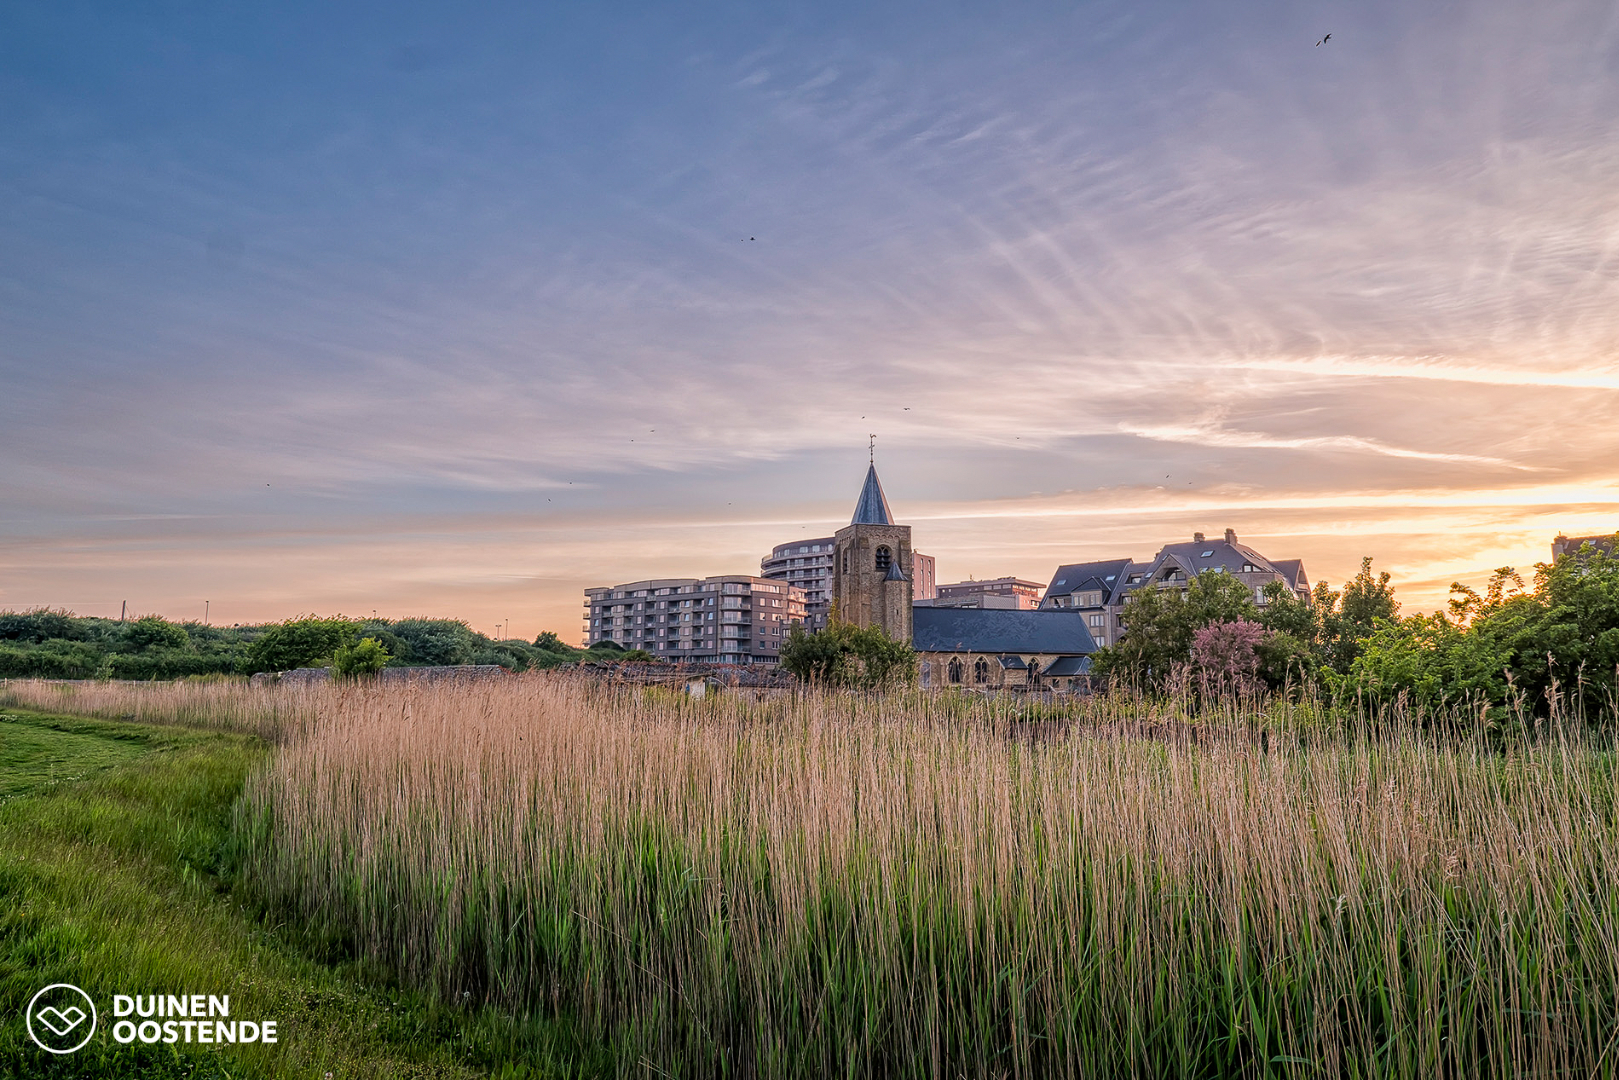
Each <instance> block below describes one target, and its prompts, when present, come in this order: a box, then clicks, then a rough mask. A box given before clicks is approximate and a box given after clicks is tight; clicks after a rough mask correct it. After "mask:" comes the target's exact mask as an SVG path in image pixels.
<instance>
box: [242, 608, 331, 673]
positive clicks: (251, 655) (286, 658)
mask: <svg viewBox="0 0 1619 1080" xmlns="http://www.w3.org/2000/svg"><path fill="white" fill-rule="evenodd" d="M359 636H360V635H359V624H358V623H356V622H354V621H353V620H350V619H345V618H342V617H341V616H338V617H336V618H331V619H322V618H318V617H317V616H314V615H310V616H308V617H306V618H302V619H289V620H287V621H286V622H284V623H280V624H278V625H276V626H272V627H270V629H269V630H268V631H266V632H265V634H264V636H263V637H261V638H259V639H258V640H257V641H255V642H254V643H253V644H252V645H251V646H249V647H248V650H247V656H246V657H245V659H244V660H243V663H242V669H243V674H252V673H253V672H256V671H290V670H292V669H293V668H300V667H315V666H319V665H322V664H325V663H327V662H329V661H330V660H331V659H332V656H333V654H335V653H336V652H337V650H338V649H339V648H341V647H342V646H344V645H352V644H354V642H355V641H356V640H358V638H359Z"/></svg>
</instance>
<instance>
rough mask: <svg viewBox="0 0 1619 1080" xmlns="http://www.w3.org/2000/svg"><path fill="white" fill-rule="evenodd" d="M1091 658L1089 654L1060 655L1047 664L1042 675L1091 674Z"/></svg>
mask: <svg viewBox="0 0 1619 1080" xmlns="http://www.w3.org/2000/svg"><path fill="white" fill-rule="evenodd" d="M1090 671H1091V658H1090V657H1088V656H1059V657H1057V659H1055V660H1053V661H1052V662H1051V663H1049V664H1047V665H1046V670H1044V671H1042V672H1041V673H1040V674H1042V675H1058V676H1065V675H1089V674H1090Z"/></svg>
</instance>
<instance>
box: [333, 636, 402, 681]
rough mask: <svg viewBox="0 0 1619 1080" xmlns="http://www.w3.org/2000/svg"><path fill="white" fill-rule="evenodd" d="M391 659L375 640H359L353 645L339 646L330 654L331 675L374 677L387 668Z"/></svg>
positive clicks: (380, 643) (369, 638)
mask: <svg viewBox="0 0 1619 1080" xmlns="http://www.w3.org/2000/svg"><path fill="white" fill-rule="evenodd" d="M391 659H392V657H390V656H389V655H388V650H387V649H385V648H383V647H382V642H380V641H378V640H377V639H376V638H371V637H368V638H361V639H360V640H359V641H358V642H357V643H355V644H353V645H339V646H338V647H337V651H336V652H335V653H333V654H332V674H334V675H347V676H351V677H357V676H361V675H375V674H376V673H377V672H379V671H381V670H382V669H383V668H385V667H387V666H388V661H389V660H391Z"/></svg>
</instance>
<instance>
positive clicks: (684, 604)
mask: <svg viewBox="0 0 1619 1080" xmlns="http://www.w3.org/2000/svg"><path fill="white" fill-rule="evenodd" d="M804 614H805V593H804V590H803V589H801V588H799V587H798V586H796V585H793V584H790V583H788V582H785V581H771V580H767V579H765V578H757V577H750V576H748V575H745V574H728V575H722V576H720V577H709V578H656V579H652V580H648V581H632V582H629V583H627V584H624V585H613V586H610V587H606V588H599V589H586V590H585V646H586V647H587V648H588V647H589V646H591V645H594V644H596V643H597V642H600V641H613V642H617V643H618V644H619V645H622V646H624V647H625V648H626V649H645V650H646V651H647V652H649V653H651V654H652V655H654V656H656V657H658V658H659V659H664V660H687V661H692V662H695V663H705V664H774V663H777V662H778V658H779V656H780V653H781V644H782V641H783V640H784V639H785V638H786V636H787V631H788V629H789V628H790V627H791V626H792V624H793V623H795V622H797V623H802V622H803V621H804Z"/></svg>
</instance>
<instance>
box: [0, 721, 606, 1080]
mask: <svg viewBox="0 0 1619 1080" xmlns="http://www.w3.org/2000/svg"><path fill="white" fill-rule="evenodd" d="M269 753H270V751H269V749H268V748H267V747H266V746H265V744H263V743H262V742H260V741H259V740H257V739H255V738H252V737H249V736H243V735H231V734H222V733H216V732H198V731H193V730H184V729H179V728H172V727H161V726H154V725H150V724H129V723H119V722H109V721H98V720H87V719H82V718H74V717H66V716H51V715H42V714H37V713H28V712H24V711H21V710H15V709H12V710H6V711H4V712H0V775H3V777H4V779H3V781H0V782H3V784H4V788H3V796H4V797H3V801H0V1076H7V1077H10V1076H15V1077H30V1078H32V1077H86V1078H98V1077H119V1078H127V1077H154V1078H155V1077H162V1078H167V1077H198V1078H213V1077H221V1078H224V1077H229V1078H241V1077H294V1076H296V1077H309V1076H313V1077H317V1078H321V1077H324V1076H326V1075H327V1074H330V1075H331V1076H332V1077H333V1078H334V1080H335V1078H340V1077H378V1078H381V1077H424V1078H425V1077H472V1076H483V1075H495V1076H501V1077H524V1076H534V1077H540V1076H569V1075H584V1074H586V1073H587V1072H588V1071H590V1070H588V1069H586V1068H585V1067H584V1065H586V1064H590V1063H591V1062H592V1061H594V1060H595V1059H593V1058H590V1057H589V1056H588V1055H586V1054H584V1053H583V1052H582V1051H581V1049H580V1047H579V1046H578V1045H576V1044H575V1043H574V1042H573V1041H572V1040H571V1038H570V1037H569V1036H568V1034H567V1032H566V1029H564V1028H563V1027H561V1026H560V1025H556V1024H554V1023H547V1022H544V1021H535V1022H528V1021H520V1020H517V1019H513V1018H510V1017H507V1016H505V1015H503V1014H501V1013H498V1012H495V1011H493V1010H473V1009H458V1008H452V1007H449V1006H446V1005H444V1004H441V1003H435V1002H432V1001H430V1000H428V999H427V998H425V997H423V996H422V995H420V994H416V993H411V992H408V991H402V990H399V989H397V988H394V987H393V986H391V985H390V981H389V980H388V979H387V977H386V976H385V975H383V974H381V968H380V967H367V966H365V965H362V964H358V963H355V962H352V961H349V960H347V959H345V957H344V952H343V948H342V942H341V940H340V939H334V938H332V937H331V936H330V935H326V934H323V933H321V932H320V928H304V927H288V926H277V927H270V926H266V925H265V924H264V923H263V922H262V921H261V920H260V919H259V918H257V917H256V914H255V912H254V911H252V910H250V909H248V908H246V907H244V906H243V905H242V904H241V903H239V902H238V901H237V899H236V898H235V897H234V896H233V894H232V892H231V889H230V886H231V885H232V884H233V882H234V880H235V875H234V868H233V867H234V863H233V854H232V852H233V848H234V842H233V840H232V825H231V823H232V815H233V809H234V807H235V805H236V803H237V800H238V798H239V797H240V795H241V792H242V788H243V784H244V782H245V781H246V780H247V778H248V776H249V775H250V773H251V772H252V771H253V770H254V769H255V768H256V767H258V766H259V765H261V764H262V763H263V762H264V760H265V758H266V756H267V755H268V754H269ZM315 941H321V942H323V943H324V955H316V954H313V953H312V952H311V950H310V947H309V945H310V943H311V942H315ZM55 982H70V983H73V984H75V985H77V986H80V987H82V988H84V989H85V990H86V991H88V992H89V993H90V994H91V996H92V997H93V998H95V1000H96V1002H97V1004H98V1006H99V1007H101V1008H102V1009H103V1011H104V1013H105V1011H106V1010H107V1004H108V1003H109V1002H110V1000H111V995H113V994H114V993H131V994H133V993H141V994H149V993H173V994H190V993H203V994H215V995H222V994H229V995H230V999H231V1015H232V1017H233V1018H240V1019H253V1020H275V1021H277V1022H278V1024H279V1028H280V1031H279V1035H280V1041H279V1042H278V1043H277V1044H276V1045H274V1046H234V1047H229V1046H228V1047H222V1048H221V1047H214V1048H208V1047H202V1046H199V1045H195V1044H193V1045H190V1046H187V1045H184V1044H178V1045H173V1046H167V1045H162V1044H158V1045H155V1046H142V1045H140V1044H135V1045H133V1046H120V1045H118V1044H117V1043H115V1042H114V1041H113V1039H112V1038H111V1034H110V1033H111V1028H112V1023H113V1018H112V1017H110V1016H107V1015H103V1016H102V1017H101V1018H100V1024H99V1026H98V1029H97V1032H96V1035H95V1038H94V1039H93V1040H92V1042H91V1044H90V1045H89V1046H87V1047H86V1048H85V1049H84V1050H81V1051H79V1052H78V1053H76V1054H73V1055H71V1056H68V1057H52V1056H50V1055H47V1054H45V1053H43V1052H42V1051H40V1050H38V1049H37V1048H36V1047H35V1046H34V1045H33V1044H32V1043H31V1042H30V1041H29V1040H28V1038H27V1035H26V1032H25V1030H24V1026H23V1016H22V1013H23V1010H24V1008H25V1007H26V1005H27V1002H28V1000H29V999H30V998H31V997H32V996H33V994H34V992H35V991H37V990H38V989H40V988H41V987H43V986H45V985H48V984H50V983H55ZM582 1063H583V1064H582ZM596 1065H597V1067H599V1065H600V1063H599V1062H596Z"/></svg>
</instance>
